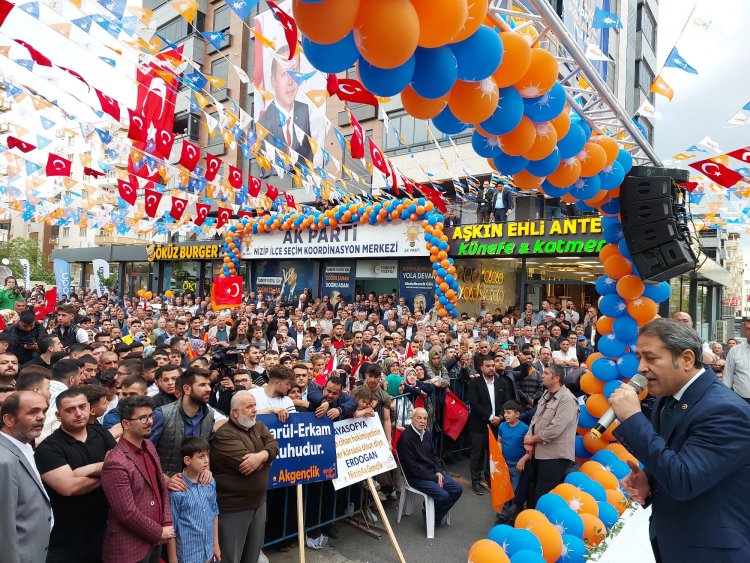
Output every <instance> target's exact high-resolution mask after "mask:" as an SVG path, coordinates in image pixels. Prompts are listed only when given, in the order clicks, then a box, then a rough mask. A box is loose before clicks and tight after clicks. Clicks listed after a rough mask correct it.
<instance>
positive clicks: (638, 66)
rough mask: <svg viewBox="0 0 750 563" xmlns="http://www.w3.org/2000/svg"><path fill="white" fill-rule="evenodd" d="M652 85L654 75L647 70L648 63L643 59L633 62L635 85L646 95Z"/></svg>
mask: <svg viewBox="0 0 750 563" xmlns="http://www.w3.org/2000/svg"><path fill="white" fill-rule="evenodd" d="M653 83H654V73H653V71H652V70H651V69H650V68H649V66H648V63H647V62H646V61H644V60H643V59H638V60H637V61H635V85H636V86H640V87H641V88H642V89H643V91H644V92H646V93H648V91H649V90H650V89H651V85H652V84H653Z"/></svg>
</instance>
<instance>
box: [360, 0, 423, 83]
mask: <svg viewBox="0 0 750 563" xmlns="http://www.w3.org/2000/svg"><path fill="white" fill-rule="evenodd" d="M354 41H355V42H356V44H357V48H358V49H359V53H360V55H362V58H363V59H365V60H366V61H367V62H368V63H370V64H371V65H374V66H376V67H378V68H385V69H388V68H396V67H397V66H401V65H402V64H404V63H405V62H406V61H408V60H409V58H410V57H411V56H412V55H413V54H414V52H415V51H416V50H417V42H418V41H419V16H417V10H416V9H415V8H414V5H413V4H412V3H411V2H410V1H409V0H365V2H362V5H361V6H360V9H359V13H358V14H357V22H356V25H355V27H354Z"/></svg>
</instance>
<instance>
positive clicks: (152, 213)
mask: <svg viewBox="0 0 750 563" xmlns="http://www.w3.org/2000/svg"><path fill="white" fill-rule="evenodd" d="M144 193H145V195H144V197H143V202H144V204H145V209H146V215H148V216H149V217H152V218H153V217H156V211H157V210H158V209H159V202H160V201H161V198H162V194H161V193H159V192H157V191H156V190H152V189H151V188H146V189H145V191H144Z"/></svg>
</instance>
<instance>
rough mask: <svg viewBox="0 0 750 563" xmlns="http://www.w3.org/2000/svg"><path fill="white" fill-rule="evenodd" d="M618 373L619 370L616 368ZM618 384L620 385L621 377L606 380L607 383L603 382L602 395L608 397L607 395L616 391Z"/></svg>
mask: <svg viewBox="0 0 750 563" xmlns="http://www.w3.org/2000/svg"><path fill="white" fill-rule="evenodd" d="M617 371H618V373H619V371H620V370H617ZM620 385H622V380H621V379H613V380H612V381H607V383H605V384H604V392H603V394H604V396H605V397H607V399H609V396H610V395H611V394H612V393H614V392H615V391H617V390H618V389H619V388H620Z"/></svg>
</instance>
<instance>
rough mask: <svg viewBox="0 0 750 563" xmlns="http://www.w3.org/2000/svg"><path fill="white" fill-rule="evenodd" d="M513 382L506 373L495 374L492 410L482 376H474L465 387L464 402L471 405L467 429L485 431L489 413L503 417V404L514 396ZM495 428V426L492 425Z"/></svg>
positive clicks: (488, 421)
mask: <svg viewBox="0 0 750 563" xmlns="http://www.w3.org/2000/svg"><path fill="white" fill-rule="evenodd" d="M513 387H514V386H513V382H512V381H511V380H510V379H509V377H508V376H507V375H505V374H504V375H503V376H500V375H497V374H495V410H494V411H493V410H492V402H491V401H490V394H489V393H488V392H487V384H486V383H485V381H484V376H482V377H475V378H474V379H472V380H471V381H469V384H468V386H467V387H466V396H465V398H466V402H467V403H469V405H470V406H471V415H470V416H469V424H468V426H469V430H471V431H472V432H486V431H487V425H488V424H489V423H490V414H493V415H496V416H499V417H500V418H502V417H503V404H504V403H505V402H506V401H510V400H511V399H513V398H515V389H514V388H513ZM493 428H495V427H493Z"/></svg>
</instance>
